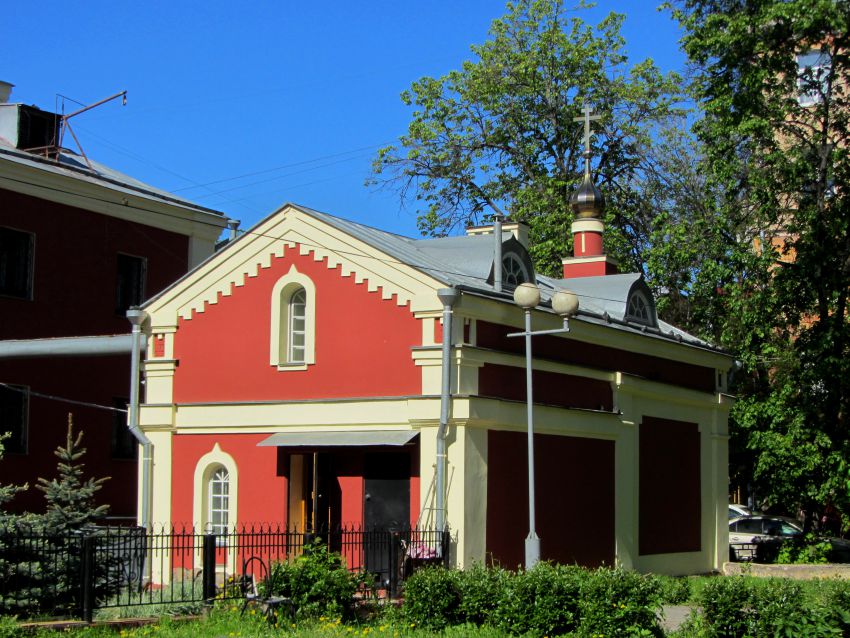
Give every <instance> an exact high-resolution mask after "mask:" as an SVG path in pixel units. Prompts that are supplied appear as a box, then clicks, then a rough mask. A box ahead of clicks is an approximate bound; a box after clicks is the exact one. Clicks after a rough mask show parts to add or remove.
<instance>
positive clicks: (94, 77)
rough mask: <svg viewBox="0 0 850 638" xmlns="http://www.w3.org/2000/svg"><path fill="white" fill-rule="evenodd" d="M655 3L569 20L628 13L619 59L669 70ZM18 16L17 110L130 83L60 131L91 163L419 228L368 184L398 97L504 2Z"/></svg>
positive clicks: (154, 4) (245, 217)
mask: <svg viewBox="0 0 850 638" xmlns="http://www.w3.org/2000/svg"><path fill="white" fill-rule="evenodd" d="M660 1H661V0H607V1H606V0H601V1H600V2H598V4H597V6H596V8H594V9H592V10H582V11H581V12H580V15H581V16H582V17H583V19H584V20H585V21H587V22H590V23H596V22H598V21H599V20H600V19H601V18H602V17H603V16H605V15H607V13H608V12H610V11H617V12H620V13H624V14H626V16H627V17H626V22H625V26H624V30H623V34H624V36H625V38H626V42H627V51H628V53H629V57H630V60H632V61H639V60H642V59H644V58H647V57H651V58H652V59H654V60H655V61H656V63H657V64H658V65H659V66H660V67H661V68H662V69H663V70H681V69H682V68H683V66H684V61H685V60H684V56H683V54H682V53H681V51H680V50H679V47H678V42H677V41H678V39H679V38H680V37H681V34H680V32H679V30H678V27H677V25H676V24H675V23H674V22H673V20H672V19H671V18H670V16H669V14H668V13H666V12H658V11H656V7H657V5H658V4H660ZM14 11H15V17H14V19H12V20H9V19H7V20H4V21H3V24H2V26H0V38H2V42H3V48H4V51H5V53H4V55H3V59H2V60H0V80H5V81H7V82H11V83H13V84H15V88H14V90H13V92H12V98H11V100H12V101H13V102H24V103H27V104H35V105H37V106H39V107H41V108H44V109H48V110H53V109H54V107H55V105H56V104H57V99H58V98H57V94H61V95H63V96H66V97H67V98H70V99H72V100H76V101H79V102H81V103H83V104H90V103H93V102H95V101H97V100H100V99H102V98H104V97H107V96H109V95H111V94H113V93H116V92H118V91H120V90H124V89H126V90H127V91H128V102H127V105H126V106H123V107H122V106H121V105H120V101H116V102H113V103H110V104H107V105H104V106H101V107H98V108H97V109H96V110H93V111H91V112H88V113H85V114H83V115H80V116H79V117H78V118H75V119H73V120H72V121H71V122H72V125H73V127H74V130H75V132H76V133H77V135H78V137H79V138H80V141H81V143H82V144H83V148H84V150H85V151H86V153H87V154H89V155H90V156H91V157H93V158H95V159H97V160H98V161H100V162H103V163H104V164H107V165H109V166H111V167H113V168H116V169H118V170H120V171H123V172H125V173H127V174H129V175H132V176H133V177H135V178H137V179H140V180H142V181H144V182H147V183H149V184H152V185H154V186H157V187H159V188H164V189H166V190H170V191H172V192H175V193H176V194H178V195H181V196H183V197H187V198H189V199H192V200H193V201H196V202H198V203H200V204H203V205H206V206H210V207H212V208H216V209H218V210H222V211H224V212H226V213H227V214H228V215H229V216H231V217H235V218H236V219H240V220H242V222H243V226H242V227H243V228H247V227H248V226H250V225H252V224H254V223H255V222H257V221H258V220H259V219H261V218H263V217H264V216H266V215H267V214H269V213H271V212H273V211H274V210H276V209H277V208H278V207H279V206H280V205H282V204H283V203H285V202H290V201H291V202H296V203H299V204H303V205H306V206H310V207H312V208H316V209H319V210H323V211H326V212H329V213H332V214H335V215H339V216H342V217H346V218H349V219H353V220H355V221H359V222H361V223H365V224H369V225H372V226H376V227H379V228H382V229H385V230H389V231H392V232H397V233H401V234H404V235H409V236H416V235H417V230H416V218H415V214H414V212H413V210H412V209H409V208H408V209H405V208H402V206H401V205H400V203H399V200H398V196H397V195H396V194H394V193H392V192H386V191H375V190H374V189H369V188H366V187H364V186H363V182H364V180H365V178H366V177H367V176H368V174H369V166H370V161H371V159H372V157H373V156H374V154H375V150H376V149H377V148H378V147H379V146H382V145H386V144H388V143H391V142H393V141H395V140H396V139H397V138H398V136H399V135H401V134H402V133H403V132H404V131H405V129H406V125H407V123H408V121H409V118H410V110H409V109H408V108H407V107H405V106H404V105H403V104H402V103H401V101H400V99H399V94H400V93H401V92H402V91H403V90H404V89H406V88H408V87H409V86H410V84H411V82H413V81H414V80H416V79H418V78H420V77H422V76H424V75H430V76H440V75H443V74H445V73H446V72H447V71H449V70H451V69H455V68H458V67H459V66H460V64H461V63H462V61H463V60H465V59H470V57H471V53H470V50H469V47H470V45H471V44H475V43H481V42H483V41H484V40H486V38H487V30H488V28H489V25H490V22H491V21H492V20H493V19H494V18H497V17H500V16H502V15H503V14H504V13H505V4H504V2H501V1H499V0H454V1H451V0H420V1H417V2H409V1H408V2H406V1H404V0H401V1H399V0H392V1H390V0H386V1H385V0H372V1H362V2H350V1H349V2H341V1H333V2H320V1H319V2H312V3H310V2H295V1H292V0H279V1H277V2H270V1H269V2H233V1H221V0H209V1H207V2H205V3H199V2H181V1H179V0H165V1H161V0H148V1H145V2H130V1H129V0H126V1H125V0H109V1H104V0H87V1H86V2H77V3H70V4H69V3H67V2H57V1H55V0H46V1H42V2H37V3H36V2H26V3H16V5H15V8H14ZM9 14H10V12H7V17H8V15H9ZM75 108H78V107H77V106H76V104H75V103H74V102H72V101H70V100H66V101H65V111H66V112H70V111H72V110H74V109H75ZM66 145H68V144H67V142H66ZM248 174H251V175H250V176H246V177H243V178H241V179H232V178H234V177H237V176H241V175H248Z"/></svg>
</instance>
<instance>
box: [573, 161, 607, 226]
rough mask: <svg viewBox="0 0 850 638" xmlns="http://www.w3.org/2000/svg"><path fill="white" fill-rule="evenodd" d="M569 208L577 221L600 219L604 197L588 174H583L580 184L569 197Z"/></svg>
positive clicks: (603, 207) (603, 206)
mask: <svg viewBox="0 0 850 638" xmlns="http://www.w3.org/2000/svg"><path fill="white" fill-rule="evenodd" d="M570 206H572V209H573V212H574V213H575V216H576V218H578V219H588V218H596V219H601V218H602V211H603V210H604V209H605V196H604V195H602V192H601V191H600V190H599V189H598V188H596V185H595V184H594V183H593V179H592V178H591V177H590V173H589V172H586V173H585V174H584V179H583V180H582V181H581V184H580V185H579V187H578V188H577V189H576V191H575V192H574V193H573V194H572V197H570Z"/></svg>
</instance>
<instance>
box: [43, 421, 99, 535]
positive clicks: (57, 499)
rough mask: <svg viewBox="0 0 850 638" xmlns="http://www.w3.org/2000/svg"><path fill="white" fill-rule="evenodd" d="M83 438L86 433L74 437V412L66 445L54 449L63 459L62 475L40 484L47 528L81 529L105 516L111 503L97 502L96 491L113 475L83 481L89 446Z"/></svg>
mask: <svg viewBox="0 0 850 638" xmlns="http://www.w3.org/2000/svg"><path fill="white" fill-rule="evenodd" d="M82 441H83V433H82V432H79V433H78V434H77V436H76V437H75V436H74V423H73V415H72V414H68V435H67V438H66V441H65V445H64V446H59V447H57V448H56V451H55V452H54V454H55V455H56V456H57V457H58V458H59V463H58V464H57V470H58V472H59V476H58V478H55V479H52V480H49V481H48V480H47V479H44V478H39V479H38V485H36V487H37V488H38V489H40V490H41V491H42V492H44V498H45V499H46V500H47V512H46V513H45V520H46V523H47V527H48V528H49V529H51V530H54V531H56V532H62V531H65V530H69V529H79V528H81V527H83V526H85V525H87V524H89V523H91V522H93V521H94V520H96V519H98V518H100V517H102V516H103V515H104V514H106V512H107V510H108V509H109V506H108V505H96V504H95V494H96V493H97V491H98V490H100V488H101V487H103V484H104V483H105V482H106V481H108V480H109V477H104V478H98V479H95V478H89V479H86V480H83V467H84V464H83V463H80V462H79V461H80V459H81V458H82V456H83V455H84V454H85V453H86V448H84V447H82Z"/></svg>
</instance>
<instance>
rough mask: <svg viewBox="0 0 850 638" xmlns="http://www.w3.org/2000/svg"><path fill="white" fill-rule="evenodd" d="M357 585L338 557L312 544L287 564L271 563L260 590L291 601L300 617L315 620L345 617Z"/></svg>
mask: <svg viewBox="0 0 850 638" xmlns="http://www.w3.org/2000/svg"><path fill="white" fill-rule="evenodd" d="M357 583H358V577H357V576H356V575H355V574H351V573H350V572H349V571H348V568H347V567H346V565H345V561H344V560H343V559H342V556H340V555H339V554H338V553H335V552H331V551H328V549H327V548H326V547H325V546H324V545H321V544H320V543H318V542H316V543H314V544H312V545H309V546H307V547H305V548H304V553H303V554H302V555H301V556H299V557H298V558H296V559H295V560H294V561H292V562H291V563H274V564H273V565H272V566H271V574H270V575H269V579H268V580H267V581H266V582H265V583H263V584H261V587H263V588H267V589H270V591H264V592H263V593H265V594H275V595H282V596H288V597H289V598H291V599H292V602H293V604H294V605H295V608H296V610H297V613H298V615H299V616H300V617H302V618H316V617H319V616H323V615H324V616H341V615H344V614H348V613H349V612H350V610H351V602H352V600H353V598H354V592H355V591H356V590H357Z"/></svg>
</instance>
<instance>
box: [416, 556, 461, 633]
mask: <svg viewBox="0 0 850 638" xmlns="http://www.w3.org/2000/svg"><path fill="white" fill-rule="evenodd" d="M459 581H460V572H457V571H454V570H450V569H445V568H444V567H423V568H422V569H418V570H416V571H415V572H413V574H412V575H411V576H410V578H408V579H407V581H405V583H404V617H405V619H406V620H407V622H409V623H411V624H413V625H415V626H418V627H424V628H428V629H434V630H441V629H444V628H445V627H448V626H451V625H457V624H460V623H461V614H460V606H461V597H460V591H461V590H460V586H459Z"/></svg>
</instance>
